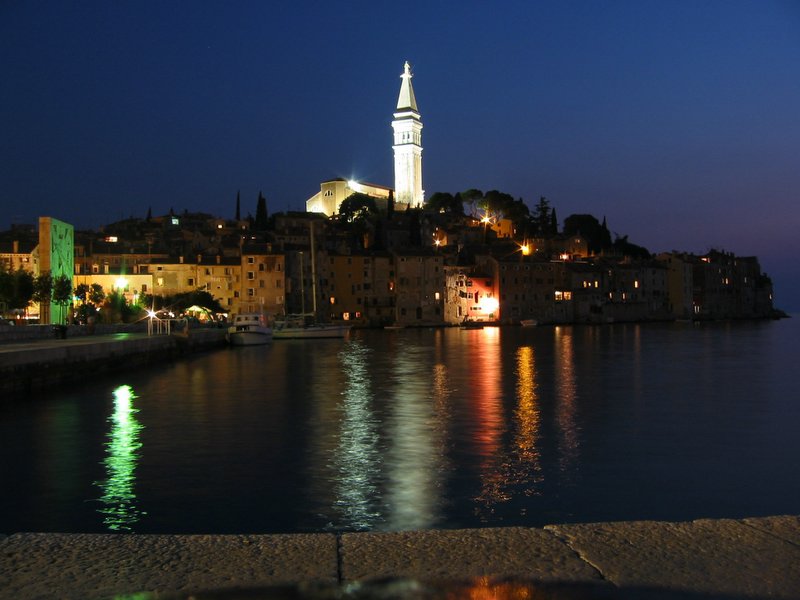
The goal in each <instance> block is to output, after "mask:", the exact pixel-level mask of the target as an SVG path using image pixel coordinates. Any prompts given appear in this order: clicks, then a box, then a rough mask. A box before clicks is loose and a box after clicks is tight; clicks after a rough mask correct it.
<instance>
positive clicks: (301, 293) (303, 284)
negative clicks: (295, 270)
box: [299, 251, 306, 312]
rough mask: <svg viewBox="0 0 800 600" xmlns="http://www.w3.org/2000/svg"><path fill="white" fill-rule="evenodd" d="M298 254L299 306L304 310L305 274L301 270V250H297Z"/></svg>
mask: <svg viewBox="0 0 800 600" xmlns="http://www.w3.org/2000/svg"><path fill="white" fill-rule="evenodd" d="M299 255H300V307H301V308H302V312H306V286H305V281H306V274H305V273H304V272H303V252H302V251H300V252H299Z"/></svg>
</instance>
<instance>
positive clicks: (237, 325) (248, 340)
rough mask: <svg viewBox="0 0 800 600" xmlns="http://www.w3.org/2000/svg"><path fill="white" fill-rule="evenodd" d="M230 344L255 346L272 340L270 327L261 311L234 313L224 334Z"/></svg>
mask: <svg viewBox="0 0 800 600" xmlns="http://www.w3.org/2000/svg"><path fill="white" fill-rule="evenodd" d="M225 337H226V338H227V339H228V343H229V344H230V345H231V346H257V345H261V344H268V343H269V342H270V341H271V340H272V328H271V327H270V326H269V325H268V324H267V319H266V317H265V316H264V315H263V314H261V313H245V314H241V315H236V316H235V317H234V318H233V324H232V325H231V326H230V327H228V333H227V334H226V336H225Z"/></svg>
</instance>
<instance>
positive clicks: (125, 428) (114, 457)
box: [97, 385, 145, 531]
mask: <svg viewBox="0 0 800 600" xmlns="http://www.w3.org/2000/svg"><path fill="white" fill-rule="evenodd" d="M135 398H136V395H135V394H134V392H133V389H132V388H131V387H130V386H127V385H123V386H120V387H118V388H117V389H115V390H114V412H113V413H112V414H111V416H110V417H109V418H108V420H109V421H110V422H111V431H110V432H109V433H108V436H107V437H108V441H107V442H106V444H105V445H106V458H105V460H103V464H104V465H105V468H106V474H107V477H106V479H105V480H104V481H101V482H97V485H98V486H100V488H101V489H102V490H103V495H102V496H101V497H100V502H102V503H103V507H102V508H100V509H99V511H98V512H100V513H101V514H103V515H105V518H104V519H103V523H105V525H106V527H108V528H109V529H110V530H112V531H132V527H133V525H134V524H135V523H136V522H137V521H139V518H140V516H141V515H143V514H145V513H143V512H141V511H139V510H138V509H137V508H136V494H135V492H134V484H135V482H136V475H135V472H136V463H137V461H138V459H139V452H138V451H139V449H140V448H141V447H142V443H141V442H140V441H139V433H140V432H141V430H142V425H141V424H140V423H139V422H138V421H137V420H136V416H135V415H136V413H137V412H138V410H136V409H135V408H134V407H133V400H134V399H135Z"/></svg>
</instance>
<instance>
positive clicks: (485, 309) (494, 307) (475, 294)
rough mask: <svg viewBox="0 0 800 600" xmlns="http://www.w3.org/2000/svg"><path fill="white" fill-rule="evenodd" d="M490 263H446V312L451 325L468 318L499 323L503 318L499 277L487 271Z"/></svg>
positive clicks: (446, 320) (446, 317)
mask: <svg viewBox="0 0 800 600" xmlns="http://www.w3.org/2000/svg"><path fill="white" fill-rule="evenodd" d="M487 267H488V268H491V266H490V265H486V264H484V265H482V266H481V267H478V266H474V265H472V266H458V265H454V266H446V267H445V268H444V270H445V291H444V298H445V306H444V311H445V316H444V320H445V322H446V323H448V324H450V325H459V324H461V323H464V322H465V321H474V322H480V323H495V322H499V321H500V316H501V310H500V301H499V300H498V294H497V288H496V285H495V283H496V281H497V279H496V277H495V274H494V273H493V272H486V271H487Z"/></svg>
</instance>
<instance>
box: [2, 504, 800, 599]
mask: <svg viewBox="0 0 800 600" xmlns="http://www.w3.org/2000/svg"><path fill="white" fill-rule="evenodd" d="M798 542H800V518H798V517H796V516H782V517H766V518H753V519H742V520H699V521H692V522H687V523H665V522H649V521H638V522H620V523H597V524H579V525H550V526H547V527H545V528H543V529H538V528H531V529H528V528H520V527H512V528H492V529H474V530H441V531H411V532H397V533H347V534H340V535H336V534H332V533H331V534H324V533H321V534H298V535H199V536H184V535H135V534H133V535H106V534H101V535H87V534H41V533H39V534H34V533H20V534H14V535H11V536H9V537H7V538H5V539H2V536H0V597H2V598H15V599H21V600H27V599H32V598H52V597H58V598H87V599H92V598H111V597H117V598H120V597H124V596H125V595H131V594H137V593H143V595H138V596H136V598H137V599H140V600H143V599H151V598H164V597H165V596H166V597H173V598H188V597H194V598H198V599H199V598H226V599H233V598H268V599H274V598H328V599H332V598H378V597H379V598H395V599H406V598H408V599H411V598H431V599H433V598H442V599H444V598H448V599H453V598H461V597H472V598H509V599H510V598H549V599H556V598H558V599H567V598H570V599H575V598H660V599H664V598H669V599H678V598H684V599H699V598H712V599H715V600H723V599H724V600H732V599H736V600H752V599H754V598H785V599H797V598H800V545H799V544H798ZM281 586H283V587H281ZM286 586H289V587H286ZM207 590H212V591H211V592H208V591H207ZM235 590H239V592H237V593H234V591H235ZM242 590H244V591H242ZM231 594H233V595H231Z"/></svg>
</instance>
